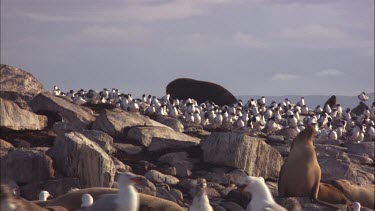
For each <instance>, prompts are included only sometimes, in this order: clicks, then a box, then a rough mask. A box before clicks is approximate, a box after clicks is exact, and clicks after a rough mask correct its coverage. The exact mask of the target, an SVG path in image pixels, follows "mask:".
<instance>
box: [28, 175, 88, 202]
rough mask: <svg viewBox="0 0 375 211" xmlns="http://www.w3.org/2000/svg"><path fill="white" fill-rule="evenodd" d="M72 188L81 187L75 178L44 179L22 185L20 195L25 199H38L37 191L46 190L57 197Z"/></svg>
mask: <svg viewBox="0 0 375 211" xmlns="http://www.w3.org/2000/svg"><path fill="white" fill-rule="evenodd" d="M72 188H81V187H80V185H79V180H78V179H77V178H62V179H56V180H46V181H41V182H36V183H30V184H27V185H24V186H22V187H21V196H22V197H23V198H25V199H27V200H38V199H39V193H40V192H41V191H43V190H46V191H48V192H49V193H50V194H52V195H53V196H54V197H58V196H60V195H63V194H65V193H67V192H68V191H70V190H71V189H72Z"/></svg>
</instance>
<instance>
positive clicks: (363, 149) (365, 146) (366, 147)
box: [344, 141, 375, 160]
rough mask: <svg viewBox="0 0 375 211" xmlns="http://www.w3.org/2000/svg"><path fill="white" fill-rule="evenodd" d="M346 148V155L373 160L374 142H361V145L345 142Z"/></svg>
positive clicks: (374, 152)
mask: <svg viewBox="0 0 375 211" xmlns="http://www.w3.org/2000/svg"><path fill="white" fill-rule="evenodd" d="M344 146H345V147H347V148H348V153H350V154H355V155H360V156H365V157H369V158H371V159H373V160H374V159H375V142H373V141H371V142H361V143H351V142H346V143H345V144H344Z"/></svg>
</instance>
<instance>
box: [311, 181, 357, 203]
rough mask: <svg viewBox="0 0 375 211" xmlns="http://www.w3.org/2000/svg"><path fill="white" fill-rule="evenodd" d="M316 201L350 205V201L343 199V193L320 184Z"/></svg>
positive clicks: (328, 185) (330, 186) (332, 187)
mask: <svg viewBox="0 0 375 211" xmlns="http://www.w3.org/2000/svg"><path fill="white" fill-rule="evenodd" d="M318 199H319V200H321V201H325V202H328V203H331V204H346V205H349V204H351V201H350V200H349V199H348V198H346V197H345V195H344V193H343V192H341V191H340V190H339V189H337V188H335V187H334V186H332V185H330V184H326V183H320V185H319V193H318Z"/></svg>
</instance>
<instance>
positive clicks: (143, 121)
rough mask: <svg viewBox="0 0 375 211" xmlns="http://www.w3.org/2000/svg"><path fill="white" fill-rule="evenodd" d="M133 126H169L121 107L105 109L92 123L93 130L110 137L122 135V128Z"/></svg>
mask: <svg viewBox="0 0 375 211" xmlns="http://www.w3.org/2000/svg"><path fill="white" fill-rule="evenodd" d="M135 126H159V127H165V128H169V127H168V126H166V125H163V124H161V123H159V122H156V121H154V120H152V119H150V118H148V117H146V116H143V115H140V114H136V113H130V112H126V111H123V110H121V109H113V110H108V109H105V110H104V111H103V112H102V113H101V114H100V115H99V117H98V118H97V119H96V120H95V122H94V123H93V125H92V129H93V130H100V131H103V132H105V133H107V134H108V135H110V136H112V137H119V136H123V135H124V129H125V128H129V127H135Z"/></svg>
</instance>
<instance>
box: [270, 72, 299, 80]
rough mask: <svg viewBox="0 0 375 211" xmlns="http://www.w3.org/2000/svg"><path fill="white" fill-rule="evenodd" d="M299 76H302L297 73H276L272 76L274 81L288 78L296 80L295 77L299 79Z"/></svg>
mask: <svg viewBox="0 0 375 211" xmlns="http://www.w3.org/2000/svg"><path fill="white" fill-rule="evenodd" d="M298 78H300V76H299V75H295V74H288V73H276V74H274V75H273V76H272V78H271V80H273V81H278V80H281V81H288V80H295V79H298Z"/></svg>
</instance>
